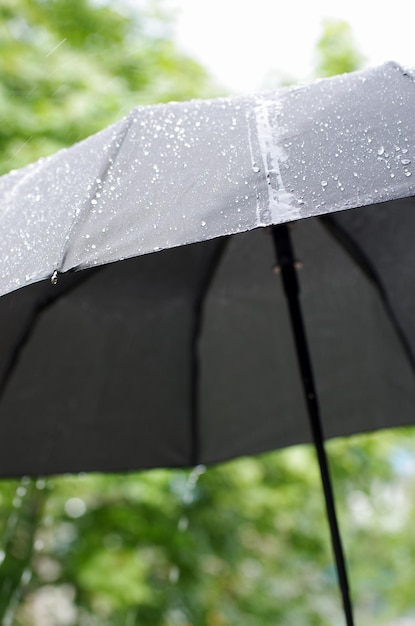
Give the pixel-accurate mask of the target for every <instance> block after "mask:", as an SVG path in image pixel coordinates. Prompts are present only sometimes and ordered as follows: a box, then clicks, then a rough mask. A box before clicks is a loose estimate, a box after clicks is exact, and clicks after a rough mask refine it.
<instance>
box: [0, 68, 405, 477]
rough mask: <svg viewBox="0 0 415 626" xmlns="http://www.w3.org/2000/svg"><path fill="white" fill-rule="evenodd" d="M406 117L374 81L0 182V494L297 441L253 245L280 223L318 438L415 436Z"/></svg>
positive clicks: (247, 102)
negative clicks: (290, 259) (6, 484)
mask: <svg viewBox="0 0 415 626" xmlns="http://www.w3.org/2000/svg"><path fill="white" fill-rule="evenodd" d="M414 96H415V87H414V75H413V73H411V72H410V71H406V70H403V69H402V68H400V67H399V66H397V65H395V64H387V65H385V66H383V67H381V68H376V69H373V70H368V71H365V72H359V73H356V74H352V75H348V76H343V77H338V78H334V79H329V80H324V81H320V82H317V83H313V84H311V85H307V86H304V87H295V88H291V89H286V90H282V91H279V92H277V93H274V94H267V95H265V96H252V97H242V98H235V99H219V100H213V101H195V102H190V103H172V104H168V105H159V106H155V107H142V108H139V109H135V110H134V111H132V112H131V114H130V115H129V116H128V117H127V118H126V119H125V120H122V121H121V122H119V123H118V124H115V125H114V126H113V127H111V128H109V129H106V130H104V131H103V132H102V133H99V134H98V135H95V136H93V137H91V138H89V139H87V140H86V141H84V142H82V143H80V144H78V145H76V146H74V147H72V148H70V149H68V150H64V151H61V152H59V153H58V154H56V155H55V156H53V157H51V158H48V159H45V160H41V161H40V162H38V163H37V164H34V165H31V166H29V167H27V168H24V169H22V170H18V171H15V172H12V173H10V174H8V175H6V176H4V177H2V178H1V179H0V202H1V215H0V241H1V252H0V254H1V259H0V268H1V269H0V275H1V276H0V292H1V293H2V294H4V295H3V297H2V298H1V300H0V320H1V325H0V329H1V330H0V370H1V397H0V415H1V420H0V459H1V463H0V474H1V475H3V476H12V475H22V474H49V473H57V472H66V471H88V470H102V471H111V470H131V469H139V468H147V467H156V466H170V467H177V466H186V465H192V464H195V463H207V464H208V463H214V462H217V461H221V460H224V459H227V458H231V457H234V456H238V455H243V454H253V453H257V452H261V451H264V450H269V449H273V448H277V447H281V446H286V445H290V444H294V443H299V442H304V441H308V440H309V427H308V423H307V418H306V414H305V409H304V406H303V399H302V396H301V388H300V382H299V377H298V373H297V364H296V361H295V354H294V350H293V341H292V338H291V332H290V328H289V320H288V316H287V312H286V306H285V303H284V302H283V297H284V296H283V295H282V293H281V292H280V290H279V289H278V284H276V280H275V276H274V275H273V274H272V272H271V267H272V265H273V264H274V251H273V245H272V238H271V237H270V234H269V233H268V232H267V231H266V229H264V228H260V227H261V226H267V225H271V224H278V223H280V222H286V221H295V222H296V224H295V226H294V228H293V231H292V236H293V240H294V244H295V249H296V251H297V253H298V254H299V256H300V258H301V261H302V266H303V267H302V269H301V283H302V288H303V298H302V299H303V307H304V313H305V318H306V320H307V327H308V334H309V339H310V347H311V352H312V355H313V361H314V368H315V377H316V381H317V386H318V391H319V395H320V404H321V408H322V413H323V417H324V426H325V432H326V435H327V436H329V437H332V436H335V435H347V434H351V433H354V432H360V431H367V430H372V429H376V428H383V427H387V426H392V425H399V424H410V423H412V422H413V416H414V407H415V385H414V370H413V354H414V348H415V315H414V312H415V294H414V290H413V287H412V285H413V268H414V267H415V247H414V246H413V236H412V233H413V232H415V212H414V201H413V198H412V196H413V195H415V174H414V173H413V172H414V170H413V163H414V162H415V161H414V159H415V154H414V151H415V148H414V146H415V116H414V112H413V111H414V107H413V102H414ZM357 207H359V208H358V210H345V209H354V208H357ZM318 215H319V216H321V217H320V218H319V219H303V218H308V217H312V216H318ZM229 235H235V236H232V237H229ZM184 244H187V245H184ZM154 251H157V254H147V253H150V252H154ZM121 259H125V260H123V262H122V263H118V262H115V261H119V260H121ZM81 269H82V270H83V271H82V272H73V271H72V270H81ZM56 275H58V281H57V284H56V285H53V284H51V281H50V278H51V277H53V278H55V276H56ZM45 279H46V280H45ZM53 282H55V281H54V280H53ZM22 287H24V288H22Z"/></svg>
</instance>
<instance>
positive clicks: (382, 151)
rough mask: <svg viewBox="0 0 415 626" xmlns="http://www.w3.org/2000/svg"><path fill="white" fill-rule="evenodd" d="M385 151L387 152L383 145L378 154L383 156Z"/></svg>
mask: <svg viewBox="0 0 415 626" xmlns="http://www.w3.org/2000/svg"><path fill="white" fill-rule="evenodd" d="M384 152H385V148H384V147H383V146H381V147H380V148H379V149H378V155H379V156H382V154H383V153H384Z"/></svg>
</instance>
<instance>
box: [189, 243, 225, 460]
mask: <svg viewBox="0 0 415 626" xmlns="http://www.w3.org/2000/svg"><path fill="white" fill-rule="evenodd" d="M228 241H229V237H223V238H221V239H218V240H217V247H216V250H215V252H214V253H213V255H212V258H211V259H210V262H209V264H208V267H207V269H206V272H205V274H204V276H203V277H202V279H201V281H200V283H199V291H198V293H197V295H196V299H195V303H194V318H193V320H194V322H193V332H192V337H191V375H192V383H191V398H190V402H191V407H190V411H191V415H190V419H191V424H190V433H191V442H190V443H191V452H190V465H191V466H192V467H195V466H196V465H199V464H200V462H201V460H200V406H199V391H200V390H199V383H200V363H199V340H200V336H201V332H202V327H203V313H204V306H205V301H206V297H207V295H208V293H209V288H210V286H211V284H212V281H213V279H214V277H215V274H216V271H217V269H218V267H219V265H220V261H221V259H222V256H223V254H224V252H225V249H226V246H227V244H228Z"/></svg>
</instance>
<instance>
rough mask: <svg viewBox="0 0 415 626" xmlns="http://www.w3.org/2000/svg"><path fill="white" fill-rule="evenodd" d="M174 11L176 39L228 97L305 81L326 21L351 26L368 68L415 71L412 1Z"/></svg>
mask: <svg viewBox="0 0 415 626" xmlns="http://www.w3.org/2000/svg"><path fill="white" fill-rule="evenodd" d="M165 4H166V5H167V6H170V7H175V8H177V10H178V11H177V28H176V38H177V41H178V43H179V45H180V47H181V48H182V49H184V50H185V51H186V52H188V53H189V54H191V55H192V56H193V57H194V58H196V59H197V60H199V61H200V62H202V64H203V65H205V67H207V68H208V69H209V70H210V72H211V73H212V74H213V75H214V76H215V77H216V78H217V79H219V81H220V82H221V83H222V84H223V85H224V86H225V87H226V88H227V89H228V90H229V91H230V92H231V93H246V92H250V91H258V90H260V89H261V88H262V89H263V88H264V86H265V79H266V77H267V75H269V74H270V73H274V74H275V73H277V75H278V76H280V77H281V78H284V77H285V78H290V77H291V78H294V79H298V80H307V79H309V78H310V76H311V73H312V69H313V52H314V49H315V44H316V41H317V39H318V37H319V35H320V33H321V22H322V20H323V19H324V18H334V19H344V20H346V21H347V22H349V24H350V25H351V27H352V29H353V33H354V36H355V40H356V44H357V47H358V49H359V51H360V52H361V53H362V54H363V55H364V56H365V57H366V59H367V65H377V64H380V63H382V62H383V61H386V60H394V61H398V62H400V63H402V64H404V65H407V66H413V67H415V37H414V31H415V26H414V24H415V22H414V18H415V3H414V2H413V1H412V2H411V1H410V0H395V1H392V0H378V1H377V2H374V1H371V0H366V1H365V0H347V1H341V2H336V1H335V0H331V1H330V0H311V1H307V0H285V1H284V2H282V1H281V0H166V3H165Z"/></svg>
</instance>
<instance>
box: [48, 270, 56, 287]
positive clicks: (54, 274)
mask: <svg viewBox="0 0 415 626" xmlns="http://www.w3.org/2000/svg"><path fill="white" fill-rule="evenodd" d="M50 282H51V283H52V285H56V283H57V282H58V270H55V271H54V272H53V274H52V276H51V277H50Z"/></svg>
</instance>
